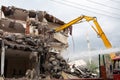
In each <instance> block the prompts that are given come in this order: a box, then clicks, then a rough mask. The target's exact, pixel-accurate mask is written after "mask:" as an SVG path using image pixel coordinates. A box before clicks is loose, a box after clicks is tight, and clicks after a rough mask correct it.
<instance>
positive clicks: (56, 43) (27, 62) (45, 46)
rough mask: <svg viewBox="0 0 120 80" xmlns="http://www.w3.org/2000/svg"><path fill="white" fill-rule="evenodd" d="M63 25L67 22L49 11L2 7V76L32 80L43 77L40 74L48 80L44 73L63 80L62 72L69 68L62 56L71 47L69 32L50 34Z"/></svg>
mask: <svg viewBox="0 0 120 80" xmlns="http://www.w3.org/2000/svg"><path fill="white" fill-rule="evenodd" d="M63 24H64V22H63V21H61V20H59V19H57V18H56V17H54V16H52V15H50V14H48V13H47V12H45V11H33V10H25V9H20V8H16V7H14V6H11V7H6V6H2V7H1V18H0V41H1V58H2V59H1V60H2V61H1V71H0V72H1V75H4V76H5V77H6V78H20V77H25V76H27V77H28V78H31V79H32V78H36V77H38V76H39V78H40V74H41V78H42V76H43V77H46V75H45V76H44V75H42V74H47V75H50V74H51V75H52V76H51V77H56V78H60V77H61V76H60V75H61V71H62V70H65V69H67V68H68V66H65V65H67V64H66V62H65V60H64V59H63V58H62V57H60V56H59V54H60V53H61V51H62V50H63V49H65V48H67V47H68V43H67V37H68V29H66V30H64V31H61V32H59V33H54V34H53V33H49V31H50V30H52V29H53V28H55V27H59V26H60V25H63ZM53 55H54V56H53ZM55 57H56V58H55ZM55 59H57V60H56V61H55ZM58 63H59V65H58ZM53 65H54V66H53ZM56 65H57V66H56ZM59 66H63V67H59ZM58 69H59V71H58ZM56 71H57V72H56ZM54 72H55V73H54ZM31 73H32V74H31Z"/></svg>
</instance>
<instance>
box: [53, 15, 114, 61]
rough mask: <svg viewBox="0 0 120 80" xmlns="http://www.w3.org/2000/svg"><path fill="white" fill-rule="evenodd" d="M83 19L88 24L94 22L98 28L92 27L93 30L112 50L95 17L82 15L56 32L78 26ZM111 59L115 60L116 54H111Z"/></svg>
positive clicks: (58, 28)
mask: <svg viewBox="0 0 120 80" xmlns="http://www.w3.org/2000/svg"><path fill="white" fill-rule="evenodd" d="M83 19H85V20H86V21H87V22H89V21H93V23H94V24H95V27H96V28H95V27H94V26H91V27H92V28H93V30H94V31H95V32H96V33H97V34H98V35H99V36H100V38H101V39H102V41H103V43H104V45H105V47H106V48H112V45H111V43H110V42H109V40H108V39H107V37H106V35H105V33H104V32H103V30H102V28H101V27H100V25H99V24H98V22H97V19H96V18H95V17H90V16H84V15H82V16H80V17H78V18H76V19H74V20H72V21H70V22H68V23H66V24H64V25H62V26H60V27H57V28H55V29H54V32H59V31H61V30H64V29H66V28H68V27H70V26H71V25H73V24H76V23H78V22H82V20H83ZM110 57H111V59H113V58H115V57H116V55H115V53H111V54H110Z"/></svg>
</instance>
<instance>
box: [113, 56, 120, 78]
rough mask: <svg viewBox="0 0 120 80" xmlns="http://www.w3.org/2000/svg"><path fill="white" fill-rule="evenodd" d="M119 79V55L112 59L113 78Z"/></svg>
mask: <svg viewBox="0 0 120 80" xmlns="http://www.w3.org/2000/svg"><path fill="white" fill-rule="evenodd" d="M119 79H120V56H117V57H115V58H114V59H113V80H119Z"/></svg>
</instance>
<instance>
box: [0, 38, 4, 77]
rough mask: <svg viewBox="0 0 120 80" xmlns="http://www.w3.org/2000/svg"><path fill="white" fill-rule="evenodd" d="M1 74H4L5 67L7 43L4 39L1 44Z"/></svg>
mask: <svg viewBox="0 0 120 80" xmlns="http://www.w3.org/2000/svg"><path fill="white" fill-rule="evenodd" d="M1 49H2V50H1V76H4V67H5V45H4V41H3V40H2V44H1Z"/></svg>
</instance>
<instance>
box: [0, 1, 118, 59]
mask: <svg viewBox="0 0 120 80" xmlns="http://www.w3.org/2000/svg"><path fill="white" fill-rule="evenodd" d="M1 5H5V6H15V7H18V8H24V9H28V10H39V11H40V10H41V11H47V12H48V13H49V14H51V15H54V16H55V17H57V18H59V19H61V20H63V21H64V22H66V23H67V22H69V21H71V20H73V19H75V18H77V17H79V16H81V15H86V16H93V17H97V21H98V23H99V24H100V26H101V28H102V29H103V31H104V33H105V34H106V36H107V38H108V39H109V41H110V43H111V44H112V46H113V48H119V47H120V38H119V37H120V32H119V30H120V22H119V21H120V1H119V0H0V6H1ZM90 24H91V25H93V23H92V22H90V23H87V22H84V23H80V24H75V25H73V34H72V36H69V39H68V41H69V48H68V50H67V51H66V53H67V54H66V55H65V56H68V57H73V56H76V55H79V56H81V54H82V53H83V54H84V53H86V54H87V52H86V51H88V50H89V49H88V46H87V45H88V44H87V37H86V35H87V34H88V38H89V41H90V49H91V50H101V49H106V48H105V46H104V44H103V42H102V40H101V39H100V38H98V37H97V35H96V33H95V31H94V30H93V29H92V28H91V25H90Z"/></svg>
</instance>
